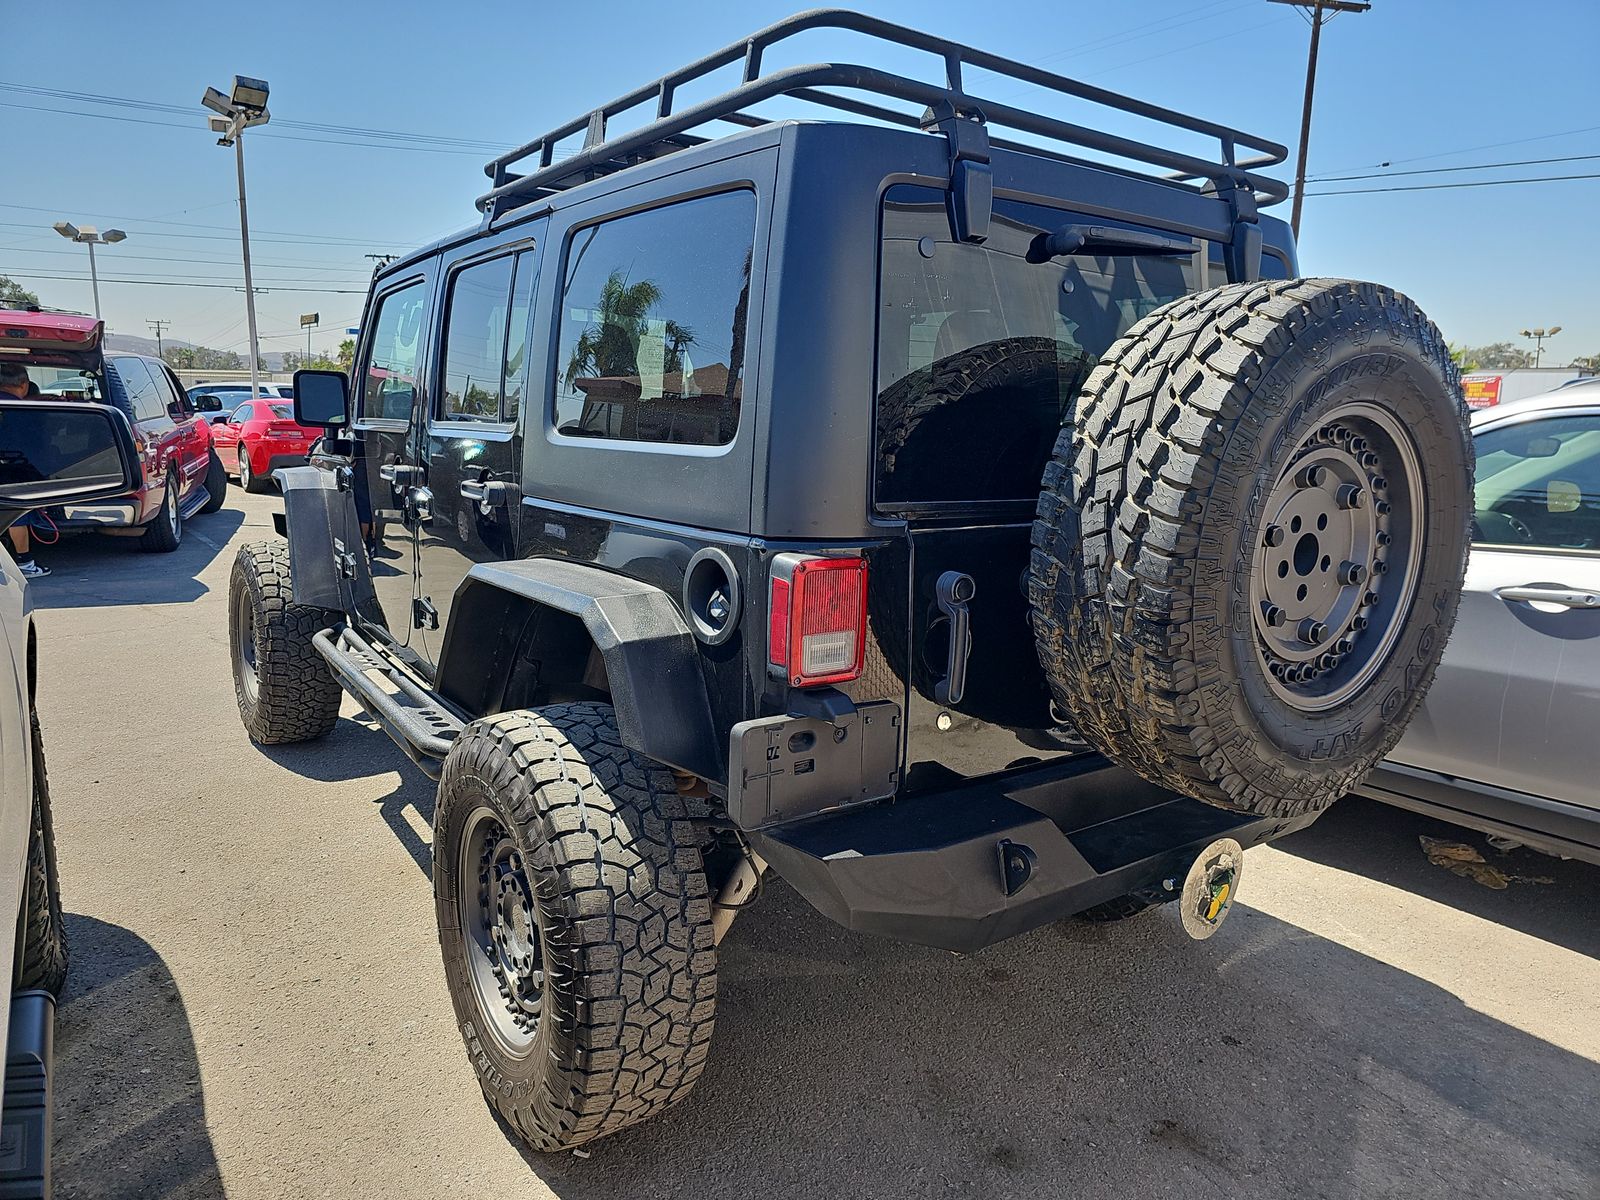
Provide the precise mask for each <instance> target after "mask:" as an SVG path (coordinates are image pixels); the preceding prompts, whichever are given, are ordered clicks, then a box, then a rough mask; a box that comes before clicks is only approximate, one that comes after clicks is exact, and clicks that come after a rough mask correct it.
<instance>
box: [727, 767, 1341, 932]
mask: <svg viewBox="0 0 1600 1200" xmlns="http://www.w3.org/2000/svg"><path fill="white" fill-rule="evenodd" d="M1314 819H1315V818H1314V816H1306V817H1300V818H1294V819H1283V818H1274V819H1271V820H1264V819H1260V818H1256V817H1251V816H1248V815H1245V814H1240V813H1233V812H1227V811H1224V810H1222V809H1219V808H1213V807H1211V806H1210V805H1207V804H1202V803H1200V802H1199V801H1196V800H1189V799H1186V798H1184V797H1180V796H1175V795H1173V794H1172V793H1170V792H1164V791H1162V790H1161V789H1159V788H1156V787H1152V786H1151V785H1150V784H1147V783H1145V782H1143V781H1142V780H1140V779H1138V778H1137V777H1136V776H1134V775H1132V774H1131V773H1129V772H1127V771H1124V770H1122V769H1121V768H1120V767H1116V766H1113V765H1112V764H1111V763H1109V762H1108V761H1107V760H1105V759H1103V758H1101V757H1099V756H1098V755H1086V756H1084V757H1082V758H1076V759H1071V760H1067V761H1064V762H1057V763H1053V764H1050V765H1048V766H1045V767H1041V768H1038V769H1035V770H1032V771H1027V772H1019V773H1017V774H1014V775H1008V776H1005V777H1003V778H999V779H995V780H991V781H978V782H975V783H971V784H967V785H964V786H962V787H960V788H957V789H953V790H951V791H946V792H936V793H931V794H928V795H923V796H917V797H913V798H910V799H904V800H899V801H894V802H890V803H884V804H878V805H873V806H871V807H867V808H858V809H854V810H851V811H846V812H840V813H834V814H831V815H828V816H822V817H817V818H814V819H812V820H809V821H802V822H797V823H795V824H792V825H782V826H776V827H769V828H767V829H765V830H761V831H759V832H755V833H752V834H751V835H750V839H751V843H752V845H753V846H754V848H755V850H756V852H757V853H758V854H760V855H761V856H762V857H763V858H765V859H766V860H767V861H768V862H769V863H770V864H772V866H773V867H774V868H775V869H776V870H777V872H778V874H780V875H781V876H782V877H783V878H784V879H786V880H787V881H788V882H789V883H790V884H791V885H792V886H793V887H795V888H796V889H797V890H798V891H799V892H800V893H801V894H802V895H804V896H805V897H806V899H808V900H809V901H810V902H811V903H812V904H813V905H814V906H816V908H817V909H818V910H820V911H821V912H822V913H823V914H825V915H826V916H829V917H831V918H833V919H834V920H835V921H837V922H839V923H840V924H841V925H844V926H846V927H847V928H850V929H855V930H859V931H861V932H864V933H875V934H879V935H882V936H884V937H890V938H895V939H898V940H900V941H907V942H918V943H921V944H923V945H928V946H937V947H939V948H941V949H945V950H955V951H961V952H970V951H974V950H979V949H981V948H983V947H984V946H988V945H991V944H993V943H995V942H998V941H1001V940H1003V939H1005V938H1008V937H1013V936H1015V935H1017V934H1019V933H1024V932H1026V931H1027V930H1029V929H1033V928H1035V927H1036V926H1039V925H1043V924H1046V923H1047V922H1050V921H1054V920H1058V919H1059V918H1061V917H1065V916H1069V915H1070V914H1072V913H1075V912H1081V911H1083V910H1084V909H1086V908H1090V907H1092V906H1093V905H1096V904H1099V903H1101V902H1103V901H1106V900H1111V899H1115V898H1116V897H1118V896H1122V895H1126V894H1127V893H1129V892H1136V891H1146V890H1148V891H1154V892H1157V893H1162V894H1167V895H1171V896H1176V894H1177V890H1178V888H1179V887H1180V886H1181V884H1182V880H1183V876H1184V873H1185V872H1186V871H1187V870H1188V868H1189V866H1190V864H1191V863H1192V862H1193V861H1194V860H1195V858H1196V857H1197V856H1198V855H1199V853H1200V851H1201V850H1203V849H1204V848H1205V847H1206V846H1207V845H1208V844H1209V843H1211V842H1212V841H1214V840H1216V839H1217V838H1221V837H1230V838H1233V839H1235V840H1236V841H1238V842H1239V843H1240V844H1241V845H1243V846H1246V847H1249V846H1253V845H1256V844H1258V843H1260V842H1264V841H1268V840H1270V839H1272V838H1277V837H1281V836H1283V835H1284V834H1286V833H1290V832H1292V831H1294V830H1296V829H1300V828H1303V827H1304V826H1306V825H1309V824H1310V823H1311V822H1312V820H1314ZM1168 884H1170V886H1165V885H1168Z"/></svg>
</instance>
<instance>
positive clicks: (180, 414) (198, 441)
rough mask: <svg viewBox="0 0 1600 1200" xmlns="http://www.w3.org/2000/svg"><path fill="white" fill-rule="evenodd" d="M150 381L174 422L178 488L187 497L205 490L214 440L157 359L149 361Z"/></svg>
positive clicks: (179, 386) (176, 383)
mask: <svg viewBox="0 0 1600 1200" xmlns="http://www.w3.org/2000/svg"><path fill="white" fill-rule="evenodd" d="M144 365H145V367H146V368H147V369H148V370H149V372H150V381H151V382H152V383H153V384H155V387H156V395H157V398H158V400H159V401H160V404H161V406H162V408H163V409H164V410H165V411H166V414H167V418H168V419H169V420H170V421H171V422H172V431H171V433H170V434H169V435H168V436H169V438H170V442H171V447H172V448H171V451H170V454H171V457H172V458H173V460H174V461H175V462H176V463H177V468H178V479H179V488H180V490H181V492H182V494H183V495H184V496H188V495H191V494H192V493H193V491H194V489H195V488H197V487H202V486H204V484H205V480H206V468H207V466H209V465H210V464H209V462H208V461H207V460H208V458H209V456H210V452H211V438H210V437H209V436H208V435H207V433H206V427H205V419H204V418H203V417H201V416H200V415H199V414H198V413H196V412H195V411H194V405H192V404H191V403H189V397H188V396H187V395H186V394H185V393H184V390H183V385H182V384H180V383H179V382H178V378H177V376H176V375H174V374H173V373H172V370H171V368H170V367H168V366H167V365H166V364H165V363H163V362H160V361H159V360H156V359H146V360H145V364H144Z"/></svg>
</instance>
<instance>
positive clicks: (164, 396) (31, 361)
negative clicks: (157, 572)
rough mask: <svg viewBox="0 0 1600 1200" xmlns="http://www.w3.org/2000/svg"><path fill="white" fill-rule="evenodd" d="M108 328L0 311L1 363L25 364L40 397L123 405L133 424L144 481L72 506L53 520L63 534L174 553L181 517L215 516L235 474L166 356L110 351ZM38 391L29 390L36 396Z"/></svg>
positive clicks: (49, 315) (76, 320) (25, 312)
mask: <svg viewBox="0 0 1600 1200" xmlns="http://www.w3.org/2000/svg"><path fill="white" fill-rule="evenodd" d="M104 341H105V324H104V322H101V321H97V320H95V319H94V318H92V317H79V316H70V315H67V314H65V313H54V312H35V311H31V310H11V309H4V310H0V359H4V360H7V361H11V362H21V363H22V364H23V365H24V366H26V367H27V368H28V377H29V379H30V380H32V382H33V383H34V384H36V385H37V386H38V389H39V391H38V395H39V398H40V399H57V398H59V399H68V400H87V401H94V402H96V403H101V404H110V405H113V406H114V407H116V408H119V409H121V410H122V412H123V414H124V415H125V416H126V417H127V418H128V420H129V421H130V422H131V423H132V425H133V437H134V444H135V446H136V447H137V449H138V452H139V461H140V465H141V466H142V467H143V470H144V478H143V482H142V483H141V484H140V486H139V487H138V488H137V489H136V490H134V491H132V492H129V493H128V494H127V495H126V496H118V497H115V498H114V499H110V500H102V501H98V502H96V503H94V504H69V505H66V506H64V507H63V508H60V509H56V510H53V511H52V512H51V514H50V515H51V519H52V520H53V521H54V522H55V523H56V525H58V526H59V527H60V528H61V529H62V530H64V531H71V530H84V529H98V530H102V531H106V532H111V531H122V530H126V531H129V532H130V533H131V532H137V533H138V534H139V537H140V545H141V546H143V547H144V549H146V550H157V551H166V550H176V549H177V548H178V543H179V542H180V541H181V540H182V538H183V523H184V521H186V520H187V519H188V518H190V517H192V516H194V515H195V514H197V513H205V512H215V511H216V510H217V509H219V508H221V507H222V503H223V500H224V499H225V498H226V496H227V485H228V477H227V473H226V472H225V471H224V469H223V466H222V460H221V459H220V458H218V457H217V453H216V451H215V450H213V449H212V446H211V427H210V425H209V424H208V423H207V422H206V420H205V419H204V418H203V417H201V416H199V415H198V414H197V413H196V412H195V411H194V406H193V405H192V404H190V403H189V398H188V397H187V396H186V395H185V394H184V391H183V385H182V384H181V383H179V382H178V377H177V376H176V375H174V374H173V373H172V369H171V368H170V367H168V366H167V364H166V363H164V362H162V361H161V360H160V359H158V358H148V357H146V356H144V355H140V354H106V353H105V352H104V350H103V345H104ZM30 394H31V392H30Z"/></svg>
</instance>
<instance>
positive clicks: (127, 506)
mask: <svg viewBox="0 0 1600 1200" xmlns="http://www.w3.org/2000/svg"><path fill="white" fill-rule="evenodd" d="M139 507H140V506H139V503H138V501H136V500H106V501H103V502H101V503H99V504H69V505H67V506H66V507H65V508H63V509H62V510H61V519H60V520H58V521H57V522H56V523H57V524H58V525H60V526H61V528H63V529H112V528H119V527H120V528H125V527H127V526H130V525H136V524H138V516H139Z"/></svg>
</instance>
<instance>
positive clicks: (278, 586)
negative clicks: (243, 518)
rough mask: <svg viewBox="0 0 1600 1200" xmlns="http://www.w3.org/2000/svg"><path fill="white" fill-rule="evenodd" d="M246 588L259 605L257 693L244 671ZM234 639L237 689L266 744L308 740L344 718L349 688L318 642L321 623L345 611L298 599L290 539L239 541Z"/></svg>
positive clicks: (257, 737) (231, 587)
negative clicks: (241, 641) (241, 646)
mask: <svg viewBox="0 0 1600 1200" xmlns="http://www.w3.org/2000/svg"><path fill="white" fill-rule="evenodd" d="M240 589H244V591H245V592H246V593H247V594H248V596H249V601H250V604H251V606H252V608H253V611H254V621H255V654H256V678H257V680H258V685H259V686H258V689H257V692H256V695H255V697H254V698H253V699H252V697H250V696H249V695H248V694H247V692H246V691H245V687H244V685H243V683H242V682H241V681H240V679H239V678H238V671H239V669H240V668H239V664H238V663H237V657H238V652H237V650H236V649H235V648H234V647H235V646H236V645H237V642H236V639H237V637H238V633H239V631H238V628H237V621H238V613H237V609H236V604H235V601H236V599H237V597H238V593H239V590H240ZM228 593H229V600H228V646H229V654H230V656H232V657H233V658H234V660H235V668H234V671H235V677H234V682H233V690H234V697H235V698H236V699H237V700H238V702H239V716H240V718H241V719H242V720H243V721H244V727H245V730H246V732H248V733H249V734H250V739H251V740H252V741H254V742H257V743H259V744H261V745H264V746H272V745H282V744H284V743H288V742H307V741H311V740H313V739H315V738H320V737H322V736H324V735H325V734H327V733H328V731H329V730H331V729H332V728H333V727H334V724H335V723H336V722H337V721H338V720H339V701H340V698H341V696H342V692H341V691H340V688H339V684H338V682H337V681H336V680H335V679H334V677H333V672H332V670H331V669H330V668H329V667H328V664H327V662H326V661H325V660H324V659H323V657H322V655H320V654H318V653H317V650H316V647H315V646H313V645H312V644H311V638H312V636H313V635H314V634H316V633H317V632H318V631H319V630H323V629H327V628H328V627H330V626H332V625H334V624H336V623H337V622H338V620H339V614H338V613H335V612H330V611H329V610H327V609H322V608H312V607H310V606H308V605H304V604H296V603H294V601H293V599H292V598H291V597H292V595H293V592H292V590H291V585H290V574H289V547H288V545H287V544H286V543H284V542H281V541H268V542H251V543H250V544H248V545H245V546H241V547H239V553H238V555H237V556H235V558H234V560H233V572H232V575H231V577H230V579H229V581H228Z"/></svg>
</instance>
